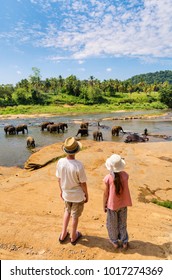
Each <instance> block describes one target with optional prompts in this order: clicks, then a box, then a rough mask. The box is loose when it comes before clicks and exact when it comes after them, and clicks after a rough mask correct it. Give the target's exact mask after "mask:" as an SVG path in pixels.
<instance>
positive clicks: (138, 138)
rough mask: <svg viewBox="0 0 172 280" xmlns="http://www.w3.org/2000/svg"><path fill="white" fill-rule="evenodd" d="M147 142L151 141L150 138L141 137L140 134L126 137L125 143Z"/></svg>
mask: <svg viewBox="0 0 172 280" xmlns="http://www.w3.org/2000/svg"><path fill="white" fill-rule="evenodd" d="M145 141H149V138H148V137H147V136H146V135H144V136H140V135H139V134H138V133H132V134H129V135H128V136H127V137H126V139H125V141H124V142H125V143H130V142H145Z"/></svg>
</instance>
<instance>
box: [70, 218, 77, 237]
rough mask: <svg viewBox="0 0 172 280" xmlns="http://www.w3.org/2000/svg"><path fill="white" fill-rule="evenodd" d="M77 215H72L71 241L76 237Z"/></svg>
mask: <svg viewBox="0 0 172 280" xmlns="http://www.w3.org/2000/svg"><path fill="white" fill-rule="evenodd" d="M78 221H79V218H78V217H72V231H71V241H72V242H73V241H75V240H76V238H77V227H78Z"/></svg>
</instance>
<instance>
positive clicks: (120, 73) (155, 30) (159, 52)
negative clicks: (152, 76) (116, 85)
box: [0, 0, 172, 84]
mask: <svg viewBox="0 0 172 280" xmlns="http://www.w3.org/2000/svg"><path fill="white" fill-rule="evenodd" d="M171 15H172V0H128V1H127V0H1V1H0V84H7V83H12V84H15V83H17V82H18V81H20V80H21V79H25V78H28V77H29V76H30V75H32V74H33V71H32V67H37V68H38V69H40V73H41V76H42V79H45V78H50V77H58V76H59V75H61V76H62V77H64V78H66V77H67V76H69V75H71V74H73V75H76V76H77V78H79V79H89V77H90V76H94V77H95V78H97V79H100V80H104V79H110V78H112V79H119V80H125V79H127V78H130V77H131V76H133V75H137V74H142V73H148V72H155V71H160V70H172V20H171Z"/></svg>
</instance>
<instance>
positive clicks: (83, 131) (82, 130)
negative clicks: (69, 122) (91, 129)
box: [76, 128, 88, 136]
mask: <svg viewBox="0 0 172 280" xmlns="http://www.w3.org/2000/svg"><path fill="white" fill-rule="evenodd" d="M78 134H81V136H88V128H79V129H78V132H77V134H76V136H78Z"/></svg>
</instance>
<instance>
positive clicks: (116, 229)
mask: <svg viewBox="0 0 172 280" xmlns="http://www.w3.org/2000/svg"><path fill="white" fill-rule="evenodd" d="M105 166H106V168H107V170H108V171H110V173H109V174H108V175H106V176H105V178H104V180H103V181H104V183H105V190H104V195H103V207H104V212H107V220H106V227H107V231H108V235H109V239H110V242H111V243H112V244H113V246H114V247H115V248H118V247H119V240H120V241H121V242H122V246H123V248H124V249H127V248H128V232H127V206H132V201H131V196H130V191H129V188H128V178H129V175H128V174H127V173H126V172H125V171H123V170H124V168H125V161H124V160H123V159H122V158H121V157H120V155H117V154H113V155H111V157H109V158H108V159H107V160H106V163H105Z"/></svg>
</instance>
